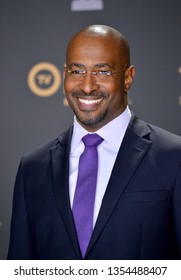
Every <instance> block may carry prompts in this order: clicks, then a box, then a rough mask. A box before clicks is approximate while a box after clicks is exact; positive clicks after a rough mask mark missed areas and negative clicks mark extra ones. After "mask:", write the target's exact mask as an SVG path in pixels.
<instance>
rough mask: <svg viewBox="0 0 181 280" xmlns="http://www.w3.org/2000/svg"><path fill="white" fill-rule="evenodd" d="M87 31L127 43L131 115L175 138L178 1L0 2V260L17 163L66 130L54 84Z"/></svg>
mask: <svg viewBox="0 0 181 280" xmlns="http://www.w3.org/2000/svg"><path fill="white" fill-rule="evenodd" d="M76 8H77V9H76ZM83 8H84V10H83ZM80 10H81V11H80ZM90 24H106V25H111V26H112V27H115V28H117V29H118V30H119V31H121V32H122V33H123V34H124V35H125V36H126V37H127V38H128V40H129V42H130V46H131V53H132V63H133V64H134V65H135V66H136V70H137V72H136V77H135V80H134V85H133V87H132V90H131V92H130V106H131V109H132V110H133V111H134V112H135V113H136V114H137V115H138V116H139V117H141V118H143V119H145V120H146V121H147V122H150V123H153V124H155V125H158V126H161V127H162V128H164V129H167V130H170V131H171V132H173V133H176V134H179V135H181V68H180V67H181V1H180V0H172V1H170V0H164V1H163V0H152V1H151V0H136V1H134V0H84V1H80V0H74V1H73V0H72V1H71V0H61V1H60V0H36V1H35V0H31V1H27V0H26V1H25V0H17V1H13V0H5V1H0V26H1V28H0V48H1V52H0V89H1V92H0V259H5V258H6V254H7V247H8V242H9V226H10V216H11V207H12V194H13V186H14V180H15V176H16V172H17V168H18V164H19V161H20V158H21V157H22V155H23V154H25V153H27V152H29V151H31V150H32V149H34V148H35V147H37V146H39V145H40V144H42V143H44V142H46V141H48V140H50V139H51V138H53V137H55V136H56V135H58V134H59V133H60V132H62V131H63V130H65V129H66V128H67V127H68V126H69V125H70V124H71V122H72V117H73V114H72V112H71V111H70V109H69V108H68V107H67V106H65V104H64V103H65V102H64V95H63V87H62V83H61V77H62V70H63V64H64V61H65V48H66V44H67V42H68V40H69V39H70V37H71V36H72V35H73V34H74V33H75V32H77V31H78V30H79V29H80V28H82V27H84V26H87V25H90ZM113 51H114V50H113ZM40 63H46V64H43V65H41V64H40ZM47 63H51V64H53V66H56V67H57V69H55V70H54V68H53V69H52V68H50V67H49V65H47ZM34 66H36V68H35V69H34V68H33V70H32V71H33V72H31V74H32V76H31V78H30V81H29V84H28V82H27V80H28V77H29V76H28V75H29V72H30V70H31V69H32V67H34ZM39 66H40V68H37V67H39ZM41 66H42V67H41ZM32 86H34V87H33V88H32ZM37 93H39V94H41V95H43V96H46V97H42V96H38V95H36V94H37ZM50 93H51V94H52V95H50V96H49V94H50Z"/></svg>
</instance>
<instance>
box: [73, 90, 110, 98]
mask: <svg viewBox="0 0 181 280" xmlns="http://www.w3.org/2000/svg"><path fill="white" fill-rule="evenodd" d="M72 96H73V97H78V98H79V97H80V98H81V97H104V98H106V97H107V94H106V93H105V92H97V91H92V92H90V93H85V92H84V91H74V92H72Z"/></svg>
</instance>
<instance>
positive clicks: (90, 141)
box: [82, 133, 103, 146]
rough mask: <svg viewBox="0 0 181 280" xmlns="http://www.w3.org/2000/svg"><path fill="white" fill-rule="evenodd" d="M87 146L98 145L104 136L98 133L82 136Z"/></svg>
mask: <svg viewBox="0 0 181 280" xmlns="http://www.w3.org/2000/svg"><path fill="white" fill-rule="evenodd" d="M82 141H83V142H84V145H85V146H98V145H99V144H100V143H101V142H102V141H103V138H102V137H101V136H99V135H98V134H96V133H94V134H87V135H85V136H84V137H83V138H82Z"/></svg>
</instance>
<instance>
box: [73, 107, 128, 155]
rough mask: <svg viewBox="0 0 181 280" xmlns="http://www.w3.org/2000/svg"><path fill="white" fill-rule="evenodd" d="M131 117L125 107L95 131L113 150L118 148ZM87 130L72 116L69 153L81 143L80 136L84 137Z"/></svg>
mask: <svg viewBox="0 0 181 280" xmlns="http://www.w3.org/2000/svg"><path fill="white" fill-rule="evenodd" d="M130 118H131V111H130V109H129V107H127V108H126V109H125V110H124V112H123V113H122V114H120V115H119V116H118V117H116V118H115V119H113V120H112V121H110V122H109V123H107V124H106V125H105V126H103V127H101V128H100V129H99V130H97V131H96V133H97V134H99V135H100V136H101V137H102V138H103V139H104V140H105V141H106V142H107V143H108V144H109V145H111V146H112V147H113V149H114V150H115V151H118V150H119V147H120V143H121V142H122V140H123V137H124V134H125V132H126V129H127V127H128V124H129V121H130ZM87 133H90V132H88V131H87V130H86V129H84V128H83V127H82V126H81V125H80V124H79V123H78V122H77V120H76V117H74V129H73V135H72V142H71V153H73V152H74V151H75V150H76V148H77V147H78V146H79V144H80V143H81V139H82V137H84V136H85V135H86V134H87Z"/></svg>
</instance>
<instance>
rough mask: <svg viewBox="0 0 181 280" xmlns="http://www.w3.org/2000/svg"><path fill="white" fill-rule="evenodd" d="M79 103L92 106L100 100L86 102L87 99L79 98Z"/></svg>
mask: <svg viewBox="0 0 181 280" xmlns="http://www.w3.org/2000/svg"><path fill="white" fill-rule="evenodd" d="M79 101H80V102H81V103H84V104H85V105H92V104H97V103H99V102H101V101H102V98H101V99H94V100H92V99H91V100H88V99H82V98H79Z"/></svg>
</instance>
